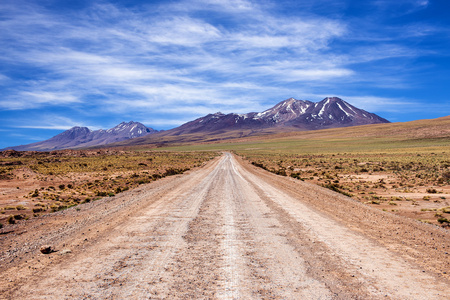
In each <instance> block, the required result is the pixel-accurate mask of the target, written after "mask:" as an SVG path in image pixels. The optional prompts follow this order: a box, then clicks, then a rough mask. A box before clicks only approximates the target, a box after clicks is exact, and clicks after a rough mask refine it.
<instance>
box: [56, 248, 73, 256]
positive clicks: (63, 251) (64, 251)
mask: <svg viewBox="0 0 450 300" xmlns="http://www.w3.org/2000/svg"><path fill="white" fill-rule="evenodd" d="M69 253H72V250H70V249H64V250H61V252H59V255H66V254H69Z"/></svg>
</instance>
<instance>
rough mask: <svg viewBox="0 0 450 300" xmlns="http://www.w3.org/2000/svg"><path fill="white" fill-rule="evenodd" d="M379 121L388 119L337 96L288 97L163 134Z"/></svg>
mask: <svg viewBox="0 0 450 300" xmlns="http://www.w3.org/2000/svg"><path fill="white" fill-rule="evenodd" d="M379 123H389V121H388V120H386V119H383V118H381V117H379V116H377V115H376V114H373V113H369V112H366V111H365V110H362V109H359V108H356V107H354V106H353V105H351V104H349V103H347V102H345V101H344V100H342V99H340V98H337V97H328V98H325V99H323V100H322V101H320V102H317V103H314V102H311V101H307V100H296V99H294V98H290V99H287V100H284V101H281V102H280V103H278V104H277V105H275V106H274V107H272V108H270V109H268V110H265V111H263V112H260V113H256V112H251V113H247V114H235V113H230V114H223V113H220V112H217V113H215V114H209V115H207V116H204V117H201V118H198V119H196V120H194V121H191V122H188V123H186V124H183V125H181V126H180V127H177V128H174V129H171V130H168V131H166V132H165V134H164V135H166V136H167V135H181V134H187V133H197V132H223V131H228V130H238V129H252V130H258V129H265V128H271V127H284V128H295V129H296V130H317V129H326V128H336V127H348V126H357V125H367V124H379Z"/></svg>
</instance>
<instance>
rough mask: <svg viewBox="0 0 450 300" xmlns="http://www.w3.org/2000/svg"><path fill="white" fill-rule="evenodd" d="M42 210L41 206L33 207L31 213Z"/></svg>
mask: <svg viewBox="0 0 450 300" xmlns="http://www.w3.org/2000/svg"><path fill="white" fill-rule="evenodd" d="M42 211H44V208H43V207H35V208H33V213H38V212H42Z"/></svg>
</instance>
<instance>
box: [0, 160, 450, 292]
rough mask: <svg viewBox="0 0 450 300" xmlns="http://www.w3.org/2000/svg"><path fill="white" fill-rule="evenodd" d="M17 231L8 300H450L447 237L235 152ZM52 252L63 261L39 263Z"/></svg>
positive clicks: (1, 260) (8, 241)
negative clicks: (266, 167)
mask: <svg viewBox="0 0 450 300" xmlns="http://www.w3.org/2000/svg"><path fill="white" fill-rule="evenodd" d="M80 208H81V209H80ZM10 230H13V232H12V233H9V234H4V235H2V236H0V241H1V243H0V245H1V246H0V247H1V253H0V272H1V273H0V274H1V275H0V298H4V299H188V298H217V299H253V298H256V299H380V298H383V299H448V291H449V290H450V281H449V277H448V275H449V274H448V273H449V272H450V255H449V252H450V233H449V232H448V231H446V230H444V229H442V228H438V227H435V226H432V225H428V224H422V223H419V222H417V221H414V220H410V219H406V218H402V217H399V216H395V215H392V214H390V213H387V212H383V211H380V210H377V209H373V208H371V207H369V206H367V205H364V204H361V203H359V202H357V201H355V200H352V199H350V198H347V197H345V196H343V195H340V194H337V193H334V192H332V191H329V190H326V189H323V188H320V187H318V186H315V185H313V184H308V183H304V182H301V181H298V180H294V179H292V178H286V177H281V176H276V175H274V174H271V173H268V172H266V171H264V170H261V169H259V168H256V167H253V166H251V165H249V164H248V163H246V162H243V161H242V160H241V159H240V158H238V157H233V156H232V155H231V154H224V155H223V156H222V157H221V158H218V159H216V160H214V161H213V162H211V163H209V164H208V165H207V166H205V167H203V168H201V169H197V170H193V171H190V172H188V173H186V174H185V175H177V176H173V177H168V178H164V179H162V180H159V181H156V182H153V183H151V184H148V185H145V186H141V187H139V188H137V189H134V190H132V191H128V192H125V193H121V194H119V195H117V196H115V197H111V198H105V199H102V200H98V201H95V202H93V203H89V204H83V205H81V206H78V207H77V209H75V208H73V209H68V210H65V211H61V212H58V213H55V214H51V215H46V216H43V217H40V218H37V219H32V220H29V221H27V222H23V223H20V224H17V225H15V226H14V227H11V229H10ZM45 244H49V245H52V246H53V247H54V248H55V250H56V251H55V252H53V253H51V254H47V255H45V254H41V253H40V252H39V248H40V246H42V245H45Z"/></svg>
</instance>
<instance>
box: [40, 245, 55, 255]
mask: <svg viewBox="0 0 450 300" xmlns="http://www.w3.org/2000/svg"><path fill="white" fill-rule="evenodd" d="M54 251H55V250H54V249H53V247H52V246H49V245H44V246H42V247H41V253H42V254H50V253H52V252H54Z"/></svg>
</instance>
